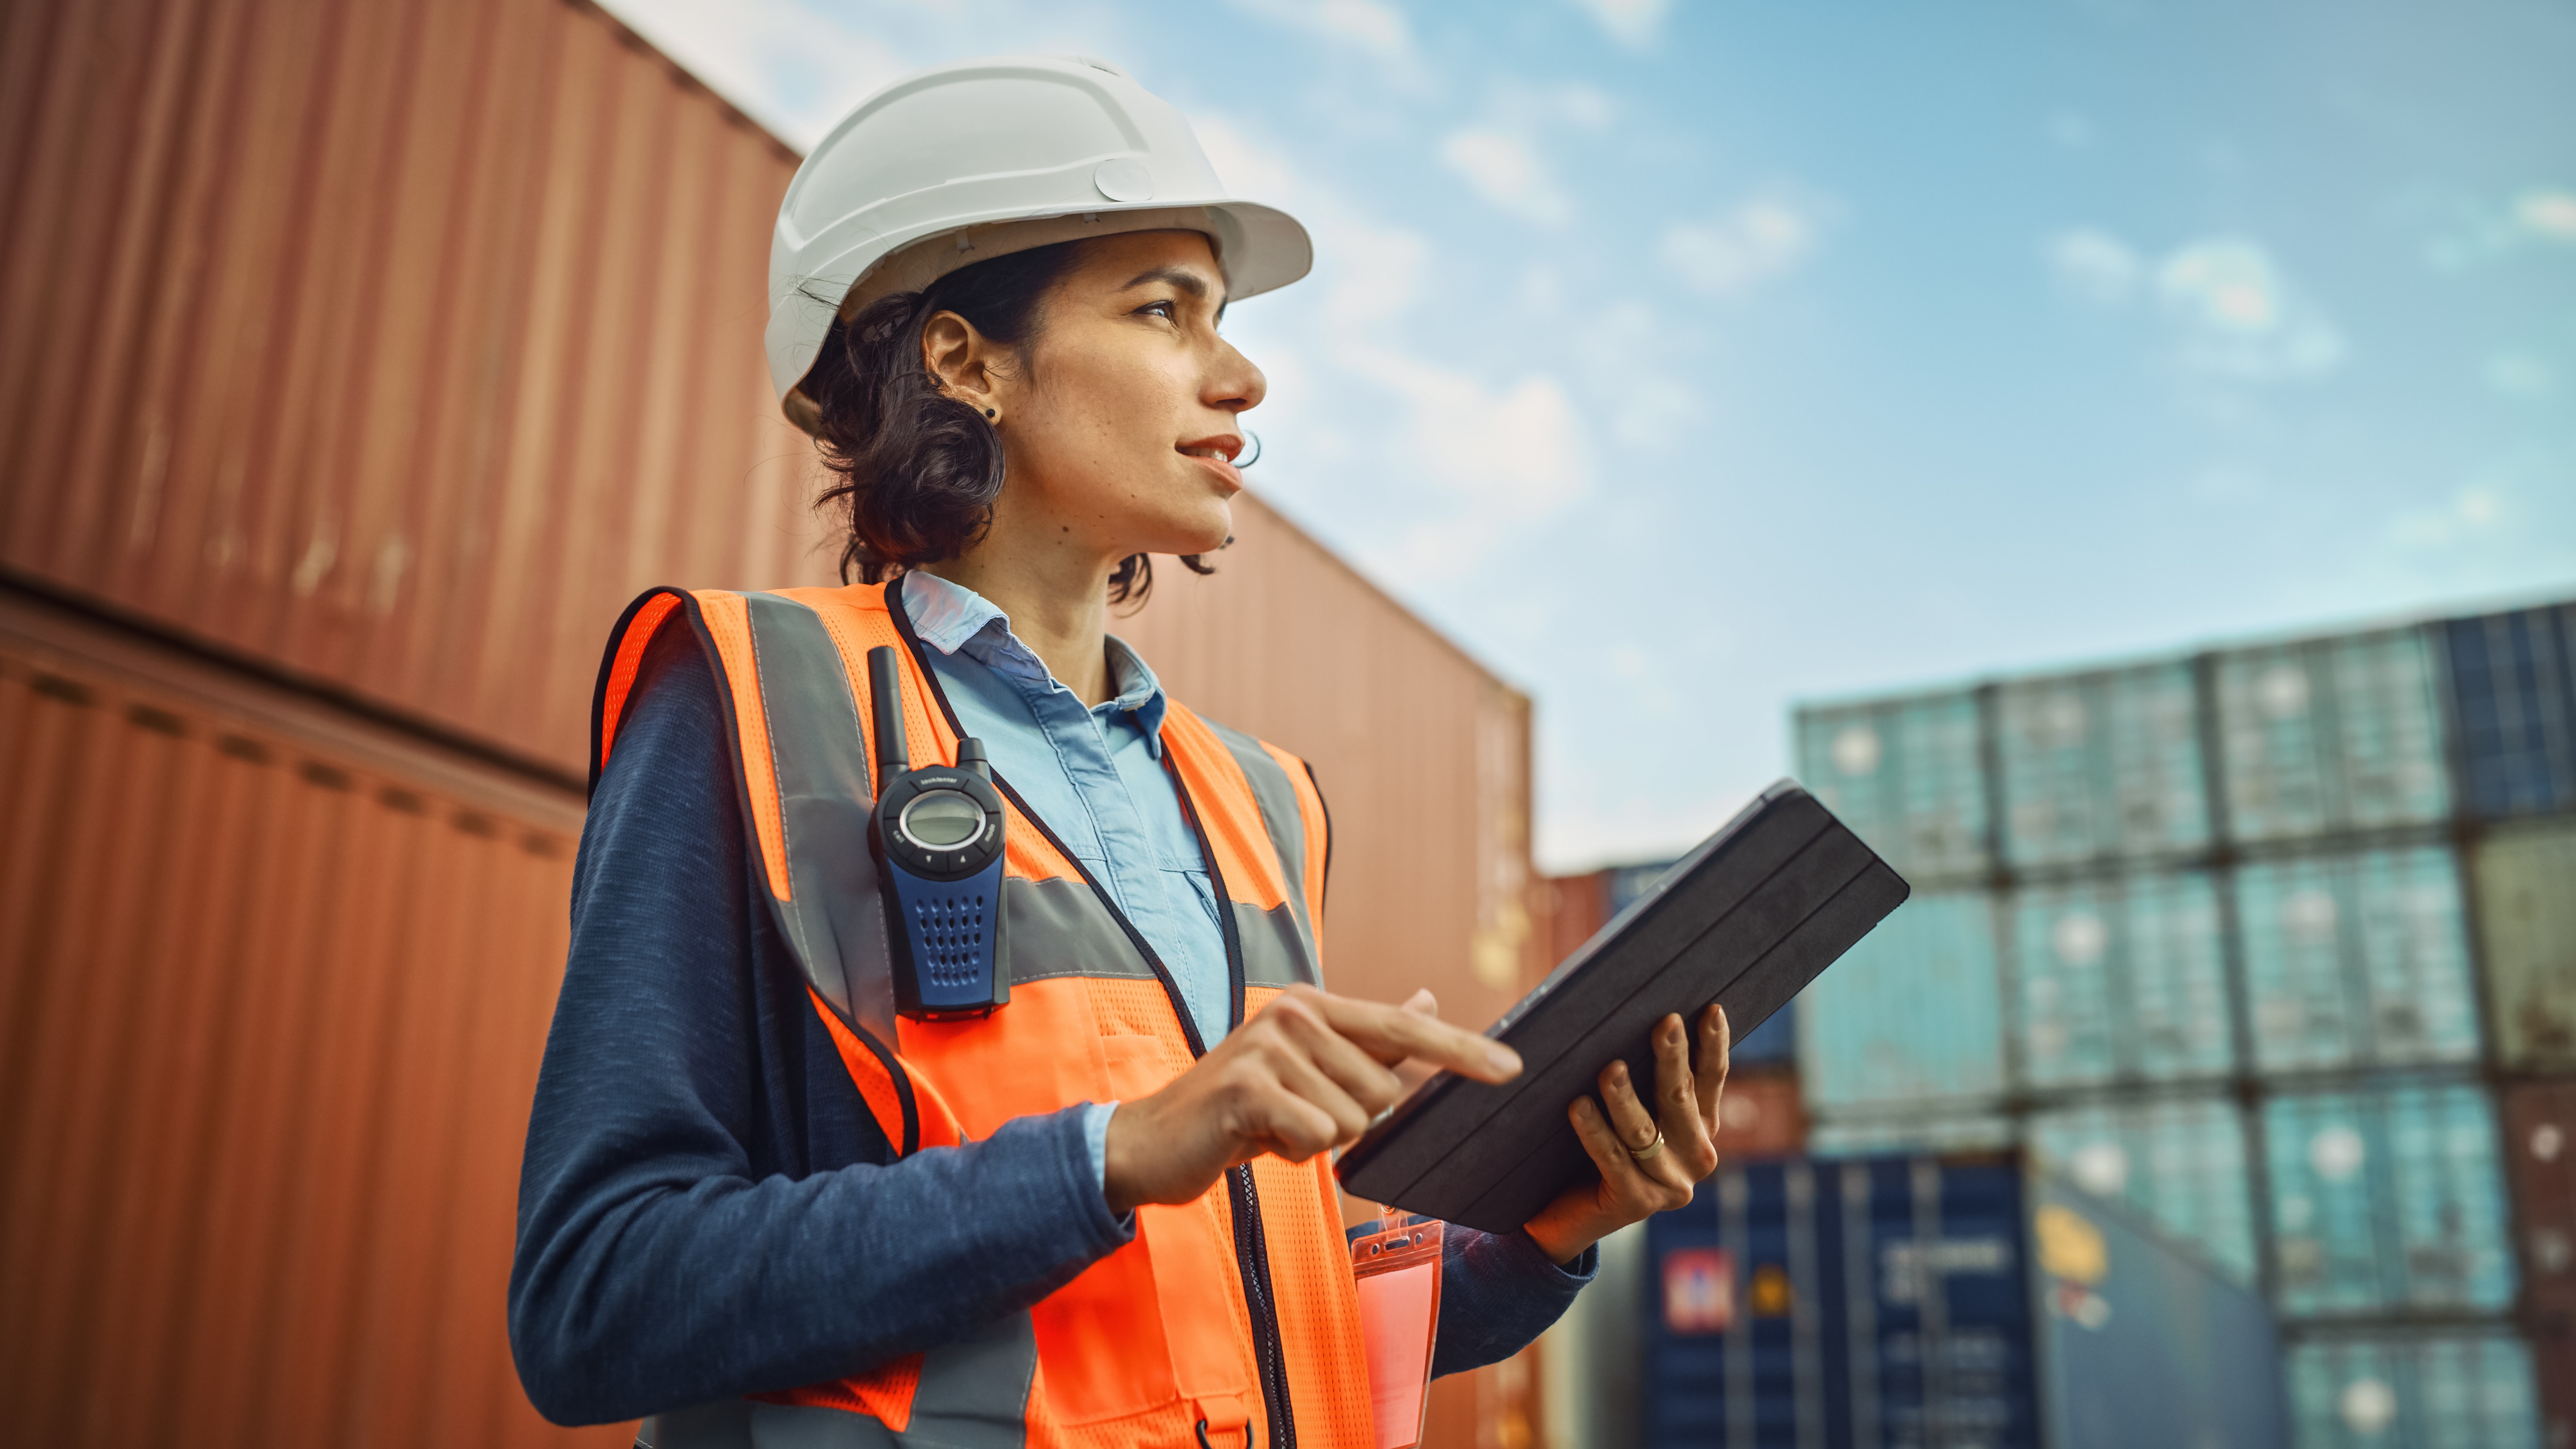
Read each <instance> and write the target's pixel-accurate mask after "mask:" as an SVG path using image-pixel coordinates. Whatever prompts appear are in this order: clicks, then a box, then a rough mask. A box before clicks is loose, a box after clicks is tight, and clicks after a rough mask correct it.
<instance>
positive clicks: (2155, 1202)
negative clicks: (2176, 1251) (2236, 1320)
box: [2026, 1094, 2255, 1284]
mask: <svg viewBox="0 0 2576 1449" xmlns="http://www.w3.org/2000/svg"><path fill="white" fill-rule="evenodd" d="M2026 1130H2027V1132H2028V1135H2029V1141H2030V1145H2031V1148H2032V1150H2033V1151H2035V1152H2037V1153H2038V1154H2039V1156H2040V1158H2041V1160H2042V1161H2043V1162H2045V1163H2046V1164H2047V1165H2048V1167H2049V1168H2050V1170H2051V1171H2054V1172H2057V1173H2060V1174H2062V1175H2064V1176H2065V1177H2066V1178H2067V1179H2068V1180H2070V1181H2072V1182H2073V1183H2074V1184H2075V1185H2076V1186H2078V1187H2081V1188H2083V1189H2084V1190H2085V1191H2087V1192H2089V1193H2092V1194H2093V1195H2094V1196H2096V1197H2101V1198H2106V1199H2110V1200H2112V1201H2116V1202H2122V1203H2126V1204H2127V1205H2128V1206H2129V1207H2130V1208H2131V1209H2132V1210H2133V1211H2135V1212H2136V1213H2138V1214H2139V1216H2141V1217H2142V1218H2144V1219H2145V1220H2146V1221H2147V1222H2150V1223H2152V1224H2154V1225H2155V1226H2156V1228H2157V1229H2158V1230H2159V1231H2161V1232H2162V1233H2164V1234H2165V1235H2166V1236H2167V1237H2170V1238H2172V1239H2173V1240H2174V1241H2176V1242H2179V1243H2189V1244H2191V1245H2192V1246H2193V1247H2194V1248H2195V1249H2196V1250H2197V1251H2198V1252H2200V1253H2201V1254H2202V1255H2203V1256H2205V1257H2207V1258H2208V1259H2209V1260H2210V1262H2212V1263H2213V1264H2215V1265H2216V1266H2217V1267H2218V1268H2219V1269H2220V1270H2221V1271H2223V1272H2225V1273H2226V1274H2227V1275H2228V1276H2229V1277H2230V1278H2232V1279H2234V1280H2235V1281H2237V1282H2240V1283H2248V1284H2250V1283H2252V1282H2253V1281H2254V1276H2255V1248H2254V1228H2255V1224H2254V1199H2253V1194H2252V1192H2251V1186H2252V1181H2253V1178H2252V1174H2251V1172H2250V1171H2249V1170H2248V1169H2249V1167H2250V1163H2249V1162H2248V1160H2247V1157H2246V1148H2245V1119H2244V1112H2243V1109H2242V1108H2240V1107H2239V1106H2238V1105H2237V1104H2236V1102H2235V1100H2234V1099H2233V1098H2229V1097H2224V1096H2218V1095H2214V1094H2199V1095H2193V1096H2186V1097H2169V1098H2159V1099H2151V1100H2147V1101H2122V1102H2107V1103H2093V1104H2090V1105H2086V1106H2078V1107H2058V1108H2052V1109H2049V1110H2046V1111H2041V1112H2035V1113H2033V1114H2031V1117H2030V1120H2029V1123H2028V1127H2027V1129H2026Z"/></svg>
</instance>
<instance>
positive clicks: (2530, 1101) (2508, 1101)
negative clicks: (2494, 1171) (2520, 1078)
mask: <svg viewBox="0 0 2576 1449" xmlns="http://www.w3.org/2000/svg"><path fill="white" fill-rule="evenodd" d="M2504 1137H2505V1175H2506V1177H2507V1178H2508V1179H2509V1180H2510V1181H2511V1183H2512V1191H2513V1221H2514V1227H2515V1230H2516V1231H2517V1232H2518V1233H2519V1234H2520V1236H2521V1239H2522V1244H2521V1246H2522V1290H2523V1302H2524V1305H2525V1306H2526V1307H2527V1308H2528V1309H2529V1310H2530V1311H2531V1312H2533V1313H2534V1314H2536V1315H2538V1316H2539V1318H2540V1319H2541V1320H2542V1321H2544V1322H2554V1323H2555V1324H2556V1325H2557V1327H2558V1328H2559V1329H2560V1331H2562V1332H2565V1333H2567V1334H2570V1335H2576V1080H2567V1081H2554V1082H2526V1083H2523V1084H2521V1085H2518V1086H2513V1087H2508V1088H2507V1089H2506V1090H2505V1094H2504Z"/></svg>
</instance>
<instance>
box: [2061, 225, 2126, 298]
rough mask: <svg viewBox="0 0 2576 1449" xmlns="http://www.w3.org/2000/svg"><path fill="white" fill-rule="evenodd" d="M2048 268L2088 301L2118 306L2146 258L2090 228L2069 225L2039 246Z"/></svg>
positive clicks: (2072, 290)
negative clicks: (2066, 228) (2069, 226)
mask: <svg viewBox="0 0 2576 1449" xmlns="http://www.w3.org/2000/svg"><path fill="white" fill-rule="evenodd" d="M2040 251H2041V254H2042V255H2043V256H2045V257H2046V258H2047V260H2048V270H2049V271H2050V273H2052V274H2053V275H2054V276H2055V277H2056V278H2057V280H2058V282H2059V283H2060V284H2061V285H2063V286H2064V287H2065V288H2066V289H2067V290H2068V291H2070V292H2073V293H2074V294H2075V295H2077V296H2079V297H2082V298H2083V299H2085V300H2086V301H2088V302H2096V303H2100V304H2102V305H2104V306H2117V305H2119V304H2120V303H2122V302H2125V301H2127V300H2128V299H2129V294H2130V293H2131V292H2132V291H2133V290H2135V289H2136V287H2137V285H2138V277H2139V274H2140V273H2141V272H2143V271H2144V270H2145V268H2146V263H2145V261H2144V260H2143V259H2142V258H2140V257H2139V255H2138V254H2137V252H2136V251H2134V250H2132V249H2131V248H2130V246H2129V244H2128V243H2127V242H2124V241H2122V240H2120V239H2119V238H2118V237H2116V236H2113V235H2111V234H2110V233H2109V232H2106V231H2098V230H2096V229H2094V228H2092V227H2086V226H2079V227H2072V228H2069V229H2068V230H2066V231H2061V232H2059V233H2058V234H2057V235H2055V236H2053V237H2050V238H2049V239H2048V240H2047V242H2046V243H2045V244H2043V245H2042V247H2041V248H2040Z"/></svg>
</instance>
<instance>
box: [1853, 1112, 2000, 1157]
mask: <svg viewBox="0 0 2576 1449" xmlns="http://www.w3.org/2000/svg"><path fill="white" fill-rule="evenodd" d="M2020 1140H2021V1139H2020V1134H2019V1133H2018V1132H2017V1131H2016V1130H2015V1129H2014V1127H2013V1120H2012V1119H2011V1118H2010V1117H2007V1116H2005V1115H2004V1114H2003V1113H2002V1111H2001V1110H1991V1111H1979V1110H1971V1111H1964V1112H1962V1111H1947V1112H1932V1113H1912V1112H1891V1113H1865V1114H1861V1115H1857V1116H1842V1117H1835V1118H1832V1119H1830V1120H1824V1121H1818V1122H1814V1123H1811V1124H1809V1126H1808V1128H1807V1147H1808V1150H1809V1151H1811V1152H1814V1153H1815V1154H1816V1155H1817V1156H1819V1157H1871V1156H1879V1155H1883V1154H1886V1153H1891V1152H1914V1153H1920V1152H1934V1153H1942V1152H2002V1151H2005V1150H2007V1149H2009V1148H2011V1147H2013V1146H2014V1145H2015V1144H2016V1143H2018V1142H2019V1141H2020Z"/></svg>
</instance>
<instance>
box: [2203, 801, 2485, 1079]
mask: <svg viewBox="0 0 2576 1449" xmlns="http://www.w3.org/2000/svg"><path fill="white" fill-rule="evenodd" d="M2236 892H2237V898H2236V904H2237V921H2238V923H2239V927H2240V929H2241V930H2242V931H2243V932H2244V941H2245V978H2246V995H2247V998H2248V1001H2249V1003H2250V1010H2251V1011H2252V1013H2253V1026H2254V1060H2255V1065H2256V1067H2257V1069H2258V1070H2261V1071H2264V1072H2286V1071H2298V1070H2306V1069H2315V1068H2351V1067H2379V1066H2411V1065H2417V1064H2422V1063H2431V1062H2469V1061H2473V1060H2475V1059H2476V1057H2477V1055H2478V1020H2477V999H2478V998H2477V986H2476V982H2475V979H2474V977H2473V975H2472V972H2471V968H2470V964H2469V941H2468V924H2467V922H2466V920H2465V919H2464V918H2463V916H2462V913H2461V909H2460V867H2459V860H2458V857H2457V856H2456V855H2455V854H2454V853H2453V852H2452V850H2451V849H2450V848H2449V847H2447V846H2421V847H2415V848H2409V849H2402V850H2371V851H2361V852H2358V853H2351V854H2338V855H2316V856H2294V857H2289V858H2286V859H2278V860H2265V861H2259V862H2256V863H2254V864H2250V865H2247V866H2245V867H2244V868H2243V869H2241V870H2239V871H2238V872H2237V874H2236Z"/></svg>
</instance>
